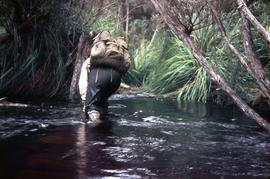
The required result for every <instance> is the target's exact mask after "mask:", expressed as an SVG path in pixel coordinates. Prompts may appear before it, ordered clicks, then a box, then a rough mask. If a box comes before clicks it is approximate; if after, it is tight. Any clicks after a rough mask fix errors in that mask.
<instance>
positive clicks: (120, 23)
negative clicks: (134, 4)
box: [117, 0, 125, 30]
mask: <svg viewBox="0 0 270 179" xmlns="http://www.w3.org/2000/svg"><path fill="white" fill-rule="evenodd" d="M124 3H125V2H124V0H118V9H117V14H118V22H117V29H118V30H119V29H120V27H121V26H122V27H123V28H125V26H124V25H123V24H124V23H123V21H124Z"/></svg>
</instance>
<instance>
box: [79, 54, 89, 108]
mask: <svg viewBox="0 0 270 179" xmlns="http://www.w3.org/2000/svg"><path fill="white" fill-rule="evenodd" d="M89 65H90V58H87V59H86V60H85V62H84V63H83V65H82V68H81V74H80V78H79V92H80V95H81V99H82V102H83V103H84V101H85V98H86V93H87V87H88V72H89Z"/></svg>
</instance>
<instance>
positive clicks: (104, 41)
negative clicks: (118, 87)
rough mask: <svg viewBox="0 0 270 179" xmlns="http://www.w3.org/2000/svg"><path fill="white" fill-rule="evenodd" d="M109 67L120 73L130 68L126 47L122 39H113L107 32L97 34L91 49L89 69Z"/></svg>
mask: <svg viewBox="0 0 270 179" xmlns="http://www.w3.org/2000/svg"><path fill="white" fill-rule="evenodd" d="M98 66H109V67H112V68H115V69H116V70H118V71H120V72H121V73H125V72H127V70H128V68H129V66H130V55H129V53H128V45H127V43H126V42H125V40H124V38H123V37H117V38H113V37H112V36H111V34H110V33H109V32H108V31H103V32H101V33H99V34H98V35H97V36H96V37H95V40H94V42H93V46H92V49H91V67H98Z"/></svg>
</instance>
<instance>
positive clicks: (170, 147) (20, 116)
mask: <svg viewBox="0 0 270 179" xmlns="http://www.w3.org/2000/svg"><path fill="white" fill-rule="evenodd" d="M110 112H111V113H113V114H114V115H110V116H109V120H108V121H107V122H104V123H103V124H101V125H99V126H91V125H85V124H84V123H83V122H82V121H81V119H80V118H79V117H78V116H79V115H80V113H81V106H80V105H79V104H78V105H77V104H61V103H45V104H43V105H42V106H40V105H37V106H33V107H27V108H16V107H8V108H4V107H1V108H0V178H1V179H6V178H7V179H9V178H18V179H23V178H26V179H32V178H34V179H43V178H44V179H45V178H46V179H51V178H55V179H60V178H65V179H66V178H74V179H86V178H269V176H270V135H269V133H267V132H265V131H264V130H262V129H261V128H260V127H258V125H257V124H256V123H255V122H253V121H252V120H249V119H246V118H245V117H244V116H243V115H241V114H240V113H238V112H236V111H233V109H221V108H218V107H217V106H209V105H205V104H198V103H177V102H176V101H174V100H172V99H152V98H123V96H118V97H114V98H113V99H112V101H110Z"/></svg>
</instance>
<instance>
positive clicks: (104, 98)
mask: <svg viewBox="0 0 270 179" xmlns="http://www.w3.org/2000/svg"><path fill="white" fill-rule="evenodd" d="M120 83H121V74H120V73H119V72H118V71H116V70H114V69H111V68H94V69H91V71H90V73H89V74H88V91H87V95H86V100H85V106H86V113H87V114H86V116H87V115H89V113H90V112H91V111H98V112H99V113H100V114H106V113H107V110H108V98H109V96H111V95H112V94H113V93H114V92H115V91H116V90H117V89H118V87H119V86H120Z"/></svg>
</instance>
